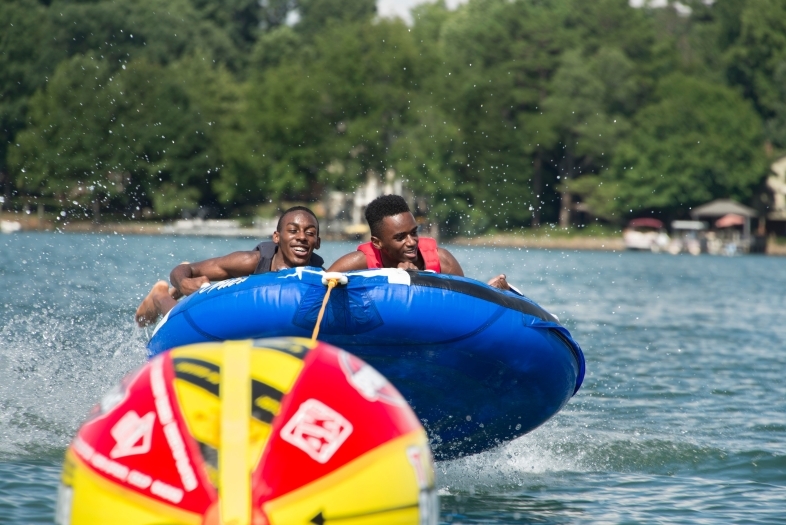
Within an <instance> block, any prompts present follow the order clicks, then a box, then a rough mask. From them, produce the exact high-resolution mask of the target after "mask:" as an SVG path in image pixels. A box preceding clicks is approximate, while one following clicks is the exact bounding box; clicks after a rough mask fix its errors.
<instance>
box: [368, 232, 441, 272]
mask: <svg viewBox="0 0 786 525" xmlns="http://www.w3.org/2000/svg"><path fill="white" fill-rule="evenodd" d="M358 251H360V252H363V255H365V256H366V264H367V265H368V267H369V268H370V269H371V268H382V254H381V253H379V250H377V249H376V248H374V245H373V244H371V243H370V242H366V243H363V244H361V245H360V246H358ZM418 252H419V253H420V256H421V257H422V258H423V263H424V264H425V266H426V270H432V271H435V272H437V273H440V272H441V271H442V266H441V265H440V264H439V251H437V241H435V240H434V239H432V238H431V237H419V238H418Z"/></svg>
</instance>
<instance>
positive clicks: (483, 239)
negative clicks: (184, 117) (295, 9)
mask: <svg viewBox="0 0 786 525" xmlns="http://www.w3.org/2000/svg"><path fill="white" fill-rule="evenodd" d="M0 219H2V220H3V221H12V222H18V223H19V224H20V225H21V230H20V231H22V232H26V231H38V232H45V231H49V232H55V231H57V232H62V233H98V234H105V235H112V234H115V235H177V236H206V237H208V236H219V237H225V236H226V235H224V234H222V233H219V232H215V233H213V234H211V233H210V232H205V231H200V232H192V233H186V232H176V233H174V232H172V231H171V230H170V229H168V228H167V225H166V224H164V223H147V222H141V221H139V222H136V221H134V222H106V223H99V224H94V223H93V222H91V221H74V222H66V223H65V224H58V221H51V220H47V219H40V218H38V217H35V216H24V217H20V216H19V215H18V214H13V213H3V214H2V215H0ZM9 235H10V234H9ZM233 236H235V237H247V238H259V237H260V235H259V230H256V229H253V228H240V229H239V230H238V231H237V234H235V235H233ZM325 240H336V239H325ZM446 244H453V245H456V246H484V247H499V248H525V249H536V250H571V251H606V252H623V251H626V248H625V243H624V242H623V240H622V236H619V237H591V236H583V235H564V234H560V235H557V236H554V237H551V236H549V235H534V234H513V233H508V234H492V235H481V236H478V237H456V238H454V239H451V240H450V241H449V242H448V243H446ZM762 255H772V256H786V244H780V243H778V242H776V240H775V239H773V238H769V239H767V251H766V253H764V254H762Z"/></svg>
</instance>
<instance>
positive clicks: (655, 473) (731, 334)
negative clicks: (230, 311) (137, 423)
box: [0, 234, 786, 524]
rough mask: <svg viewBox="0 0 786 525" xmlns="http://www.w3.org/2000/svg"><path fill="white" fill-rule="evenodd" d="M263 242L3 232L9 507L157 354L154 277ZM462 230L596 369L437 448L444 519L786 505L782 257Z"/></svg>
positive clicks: (726, 519)
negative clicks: (473, 452)
mask: <svg viewBox="0 0 786 525" xmlns="http://www.w3.org/2000/svg"><path fill="white" fill-rule="evenodd" d="M254 244H255V242H254V241H249V240H239V239H233V240H223V239H222V240H219V239H197V238H172V237H123V236H121V235H112V236H103V235H63V234H14V235H4V236H0V297H2V303H1V304H0V523H20V524H22V523H25V524H26V523H46V522H51V521H52V514H53V508H54V501H55V492H56V487H57V483H58V477H59V470H60V462H61V460H62V454H63V451H64V450H65V447H66V446H67V445H68V442H69V440H70V438H71V436H72V435H73V434H74V432H75V431H76V429H77V428H78V426H79V424H80V421H81V420H82V418H83V417H84V416H85V415H86V413H87V411H88V410H89V408H90V407H91V406H92V405H93V404H94V403H95V402H96V401H97V399H98V398H99V397H100V396H101V394H102V393H103V392H105V391H106V390H107V389H108V388H110V387H111V386H112V385H113V384H114V383H115V382H116V381H117V380H118V379H119V378H120V377H122V376H123V375H124V374H125V373H126V372H127V371H129V370H131V369H132V368H134V367H136V366H137V365H139V364H140V363H142V362H143V361H144V355H145V352H144V345H145V341H146V334H145V332H144V331H142V330H138V329H136V328H135V327H134V324H133V314H134V310H135V309H136V306H137V304H138V303H139V301H140V300H141V299H142V297H143V296H144V294H145V293H146V292H147V290H148V288H149V287H150V285H151V284H152V283H153V282H155V281H156V280H157V279H161V278H166V277H167V275H168V273H169V270H170V269H171V268H172V267H173V266H174V265H175V264H177V263H179V262H181V261H183V260H199V259H204V258H207V257H212V256H215V255H220V254H224V253H227V252H230V251H234V250H241V249H250V248H252V247H253V246H254ZM353 248H354V246H353V245H350V244H339V243H324V244H323V249H322V250H320V253H321V254H322V256H323V257H324V258H325V259H326V260H328V261H332V260H334V259H335V258H336V257H337V256H339V255H341V254H342V253H344V252H346V251H349V250H351V249H353ZM449 248H450V249H451V251H452V252H453V253H454V254H455V255H456V257H457V258H458V259H459V261H460V262H461V263H462V265H463V266H464V270H465V273H466V274H467V275H468V276H472V277H477V278H480V279H484V280H485V279H487V278H490V277H492V276H493V275H496V274H497V273H501V272H504V273H506V274H507V275H508V278H509V280H510V281H511V282H513V283H514V284H516V285H518V286H519V288H521V289H522V291H524V293H525V294H526V295H528V296H529V297H531V298H532V299H534V300H536V301H537V302H538V303H540V304H541V305H543V306H544V307H546V308H547V309H549V310H550V311H552V312H554V313H555V314H557V315H558V316H559V317H560V319H562V321H563V322H564V323H565V325H566V326H567V327H568V328H569V329H570V330H571V332H572V333H573V335H574V337H575V338H576V339H577V340H578V341H579V343H580V344H581V345H582V347H583V349H584V352H585V355H586V358H587V377H586V379H585V381H584V386H583V387H582V389H581V390H580V391H579V393H578V394H577V395H576V396H575V397H574V398H573V399H572V400H571V402H570V403H569V404H568V405H567V406H566V407H565V409H563V410H562V412H560V413H559V414H558V415H557V416H556V417H554V418H553V419H552V420H551V421H549V422H548V423H547V424H546V425H544V426H543V427H541V428H539V429H537V430H535V431H534V432H532V433H531V434H529V435H527V436H524V437H522V438H520V439H518V440H516V441H514V442H511V443H508V444H507V445H505V446H503V447H501V448H499V449H497V450H493V451H490V452H488V453H485V454H482V455H479V456H473V457H469V458H463V459H461V460H457V461H453V462H445V463H439V464H437V470H438V483H439V486H440V493H441V495H442V496H441V507H442V512H441V516H442V521H443V522H445V523H484V524H486V523H653V522H657V523H717V524H721V523H723V524H726V523H786V380H784V375H785V374H786V344H785V343H786V323H784V310H785V309H786V300H784V297H786V260H784V259H778V258H766V257H754V256H751V257H737V258H712V257H709V256H701V257H690V256H678V257H673V256H668V255H652V254H636V253H593V252H568V251H565V252H560V251H534V250H530V251H526V250H518V249H504V248H462V247H449Z"/></svg>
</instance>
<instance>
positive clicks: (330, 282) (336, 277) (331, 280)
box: [311, 272, 349, 343]
mask: <svg viewBox="0 0 786 525" xmlns="http://www.w3.org/2000/svg"><path fill="white" fill-rule="evenodd" d="M348 282H349V278H348V277H347V276H346V275H344V274H343V273H341V272H325V273H324V275H323V276H322V284H324V285H325V286H327V292H325V298H324V299H323V300H322V307H321V308H320V309H319V315H317V322H316V324H315V325H314V331H313V332H312V333H311V342H312V343H314V342H316V341H317V336H318V335H319V327H320V325H322V317H323V316H324V315H325V308H326V307H327V304H328V299H330V291H331V290H332V289H333V288H335V287H336V286H338V285H339V284H342V285H346V284H347V283H348Z"/></svg>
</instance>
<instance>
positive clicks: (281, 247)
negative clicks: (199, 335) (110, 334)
mask: <svg viewBox="0 0 786 525" xmlns="http://www.w3.org/2000/svg"><path fill="white" fill-rule="evenodd" d="M319 245H320V239H319V222H318V221H317V217H316V216H315V215H314V212H312V211H311V210H310V209H308V208H306V207H304V206H295V207H294V208H289V209H288V210H286V211H285V212H284V213H283V214H282V215H281V218H280V219H279V220H278V225H277V227H276V231H275V232H274V233H273V241H272V242H271V241H267V242H261V243H259V244H258V245H257V246H256V247H255V248H254V249H253V250H250V251H240V252H233V253H230V254H229V255H224V256H222V257H215V258H213V259H207V260H205V261H201V262H196V263H187V262H184V263H181V264H179V265H177V266H175V268H174V269H173V270H172V272H171V273H170V274H169V280H170V281H171V283H172V287H170V286H169V285H168V284H167V282H166V281H158V282H157V283H156V284H154V285H153V288H152V289H151V290H150V293H148V295H147V297H145V299H144V300H143V301H142V303H141V304H140V305H139V308H137V311H136V322H137V324H138V325H139V326H147V325H149V324H152V323H154V322H155V321H156V319H158V316H160V315H164V314H166V313H167V312H169V310H171V309H172V308H174V306H175V305H176V304H177V300H178V299H179V298H181V297H183V296H185V295H190V294H192V293H194V292H196V291H197V290H199V288H200V287H202V286H204V285H206V284H210V282H211V281H223V280H225V279H230V278H233V277H243V276H246V275H256V274H261V273H267V272H277V271H279V270H285V269H288V268H295V267H298V266H315V267H317V268H321V267H322V265H323V264H324V261H323V260H322V257H320V256H319V255H317V254H315V253H314V250H318V249H319Z"/></svg>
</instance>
